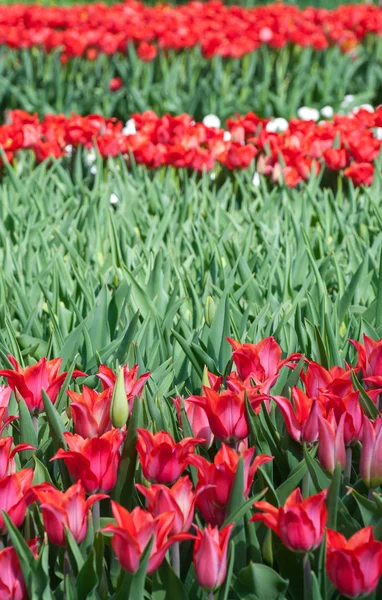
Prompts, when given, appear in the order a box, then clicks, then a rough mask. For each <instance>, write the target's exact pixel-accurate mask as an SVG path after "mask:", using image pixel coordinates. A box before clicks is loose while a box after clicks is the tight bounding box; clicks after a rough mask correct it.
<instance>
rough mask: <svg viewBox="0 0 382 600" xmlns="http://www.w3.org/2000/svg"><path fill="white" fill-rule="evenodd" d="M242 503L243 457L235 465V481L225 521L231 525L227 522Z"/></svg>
mask: <svg viewBox="0 0 382 600" xmlns="http://www.w3.org/2000/svg"><path fill="white" fill-rule="evenodd" d="M243 502H244V461H243V457H242V456H240V459H239V462H238V463H237V469H236V474H235V479H234V482H233V486H232V489H231V494H230V497H229V502H228V507H227V513H226V514H227V516H226V521H227V522H229V523H231V521H230V520H229V519H230V518H231V515H232V514H233V513H234V512H235V511H236V510H237V509H239V508H240V507H241V506H242V504H243Z"/></svg>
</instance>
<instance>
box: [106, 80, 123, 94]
mask: <svg viewBox="0 0 382 600" xmlns="http://www.w3.org/2000/svg"><path fill="white" fill-rule="evenodd" d="M121 87H123V81H122V79H121V78H120V77H112V78H111V79H110V81H109V90H110V91H111V92H117V91H118V90H120V89H121Z"/></svg>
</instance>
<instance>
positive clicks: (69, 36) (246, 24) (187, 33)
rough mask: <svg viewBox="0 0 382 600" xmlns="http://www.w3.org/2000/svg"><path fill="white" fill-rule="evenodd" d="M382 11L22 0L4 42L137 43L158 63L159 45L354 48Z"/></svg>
mask: <svg viewBox="0 0 382 600" xmlns="http://www.w3.org/2000/svg"><path fill="white" fill-rule="evenodd" d="M381 32H382V12H381V10H380V9H379V8H378V7H376V6H373V5H365V4H360V5H350V6H340V7H339V8H337V9H335V10H323V9H315V8H308V9H305V10H299V9H298V8H296V7H294V6H289V5H287V6H286V5H283V4H274V5H268V6H264V7H255V8H244V7H240V6H224V4H222V3H221V2H218V1H211V2H206V3H202V2H190V3H189V4H186V5H184V6H177V7H170V6H168V5H166V4H160V5H157V6H155V7H149V6H145V5H144V4H142V3H140V2H136V1H135V0H128V1H126V2H124V3H121V4H119V3H118V4H114V5H112V6H109V7H106V6H105V5H103V4H91V5H83V6H72V7H70V8H63V7H54V8H53V7H52V8H50V7H49V8H48V7H46V8H45V7H41V6H24V5H14V6H7V7H4V8H3V10H2V11H1V15H0V43H1V44H5V45H7V46H9V47H11V48H26V47H31V46H42V47H44V48H45V49H46V50H47V51H51V50H53V49H55V48H60V49H61V50H62V51H63V55H64V56H65V57H69V56H83V55H85V56H87V58H89V59H94V58H95V57H96V56H97V54H98V52H104V53H106V54H114V53H115V52H126V48H127V44H128V43H129V42H132V43H134V44H135V45H137V52H138V56H139V57H140V58H141V59H142V60H146V61H150V60H153V58H155V56H156V54H157V51H158V48H159V49H164V50H168V49H175V50H180V49H184V48H191V47H193V46H196V45H200V46H201V49H202V52H203V54H204V55H205V56H206V57H212V56H214V55H220V56H224V57H226V56H230V57H241V56H243V55H245V54H247V53H249V52H252V51H253V50H255V49H256V48H258V47H259V46H260V45H262V44H269V45H270V46H272V47H274V48H281V47H282V46H285V45H286V44H288V43H292V44H296V45H298V46H303V47H307V46H311V47H314V48H316V49H319V50H321V49H324V48H327V47H328V46H330V45H333V44H336V45H338V46H340V48H341V49H342V50H343V51H344V52H348V51H351V50H353V49H354V48H355V47H356V46H357V45H358V44H359V42H360V41H361V40H362V39H363V38H364V37H365V36H366V35H367V34H375V35H381Z"/></svg>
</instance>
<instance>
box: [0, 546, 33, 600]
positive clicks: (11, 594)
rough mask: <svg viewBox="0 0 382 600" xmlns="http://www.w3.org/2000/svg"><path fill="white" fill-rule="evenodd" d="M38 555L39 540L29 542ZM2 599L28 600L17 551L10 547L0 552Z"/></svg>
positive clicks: (0, 595)
mask: <svg viewBox="0 0 382 600" xmlns="http://www.w3.org/2000/svg"><path fill="white" fill-rule="evenodd" d="M27 544H28V546H29V548H30V549H31V550H32V552H33V554H36V550H37V544H38V539H37V538H35V539H33V540H30V541H29V542H27ZM0 598H4V600H28V598H29V596H28V592H27V589H26V586H25V581H24V576H23V572H22V570H21V566H20V562H19V558H18V556H17V552H16V550H15V549H14V548H13V547H12V546H9V547H8V548H3V549H2V550H0Z"/></svg>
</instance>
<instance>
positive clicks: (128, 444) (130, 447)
mask: <svg viewBox="0 0 382 600" xmlns="http://www.w3.org/2000/svg"><path fill="white" fill-rule="evenodd" d="M141 402H142V401H141V400H140V399H139V398H137V397H135V398H134V406H133V411H132V413H131V416H130V419H129V421H128V428H127V435H126V438H125V442H124V445H123V449H122V459H121V463H120V466H119V472H118V480H117V485H116V487H115V490H114V492H113V496H114V498H115V500H117V502H119V503H120V504H122V506H124V507H125V508H127V509H128V510H131V509H132V501H133V490H134V475H135V467H136V462H137V451H136V448H135V446H136V444H137V441H138V432H137V427H139V424H140V419H141Z"/></svg>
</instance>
